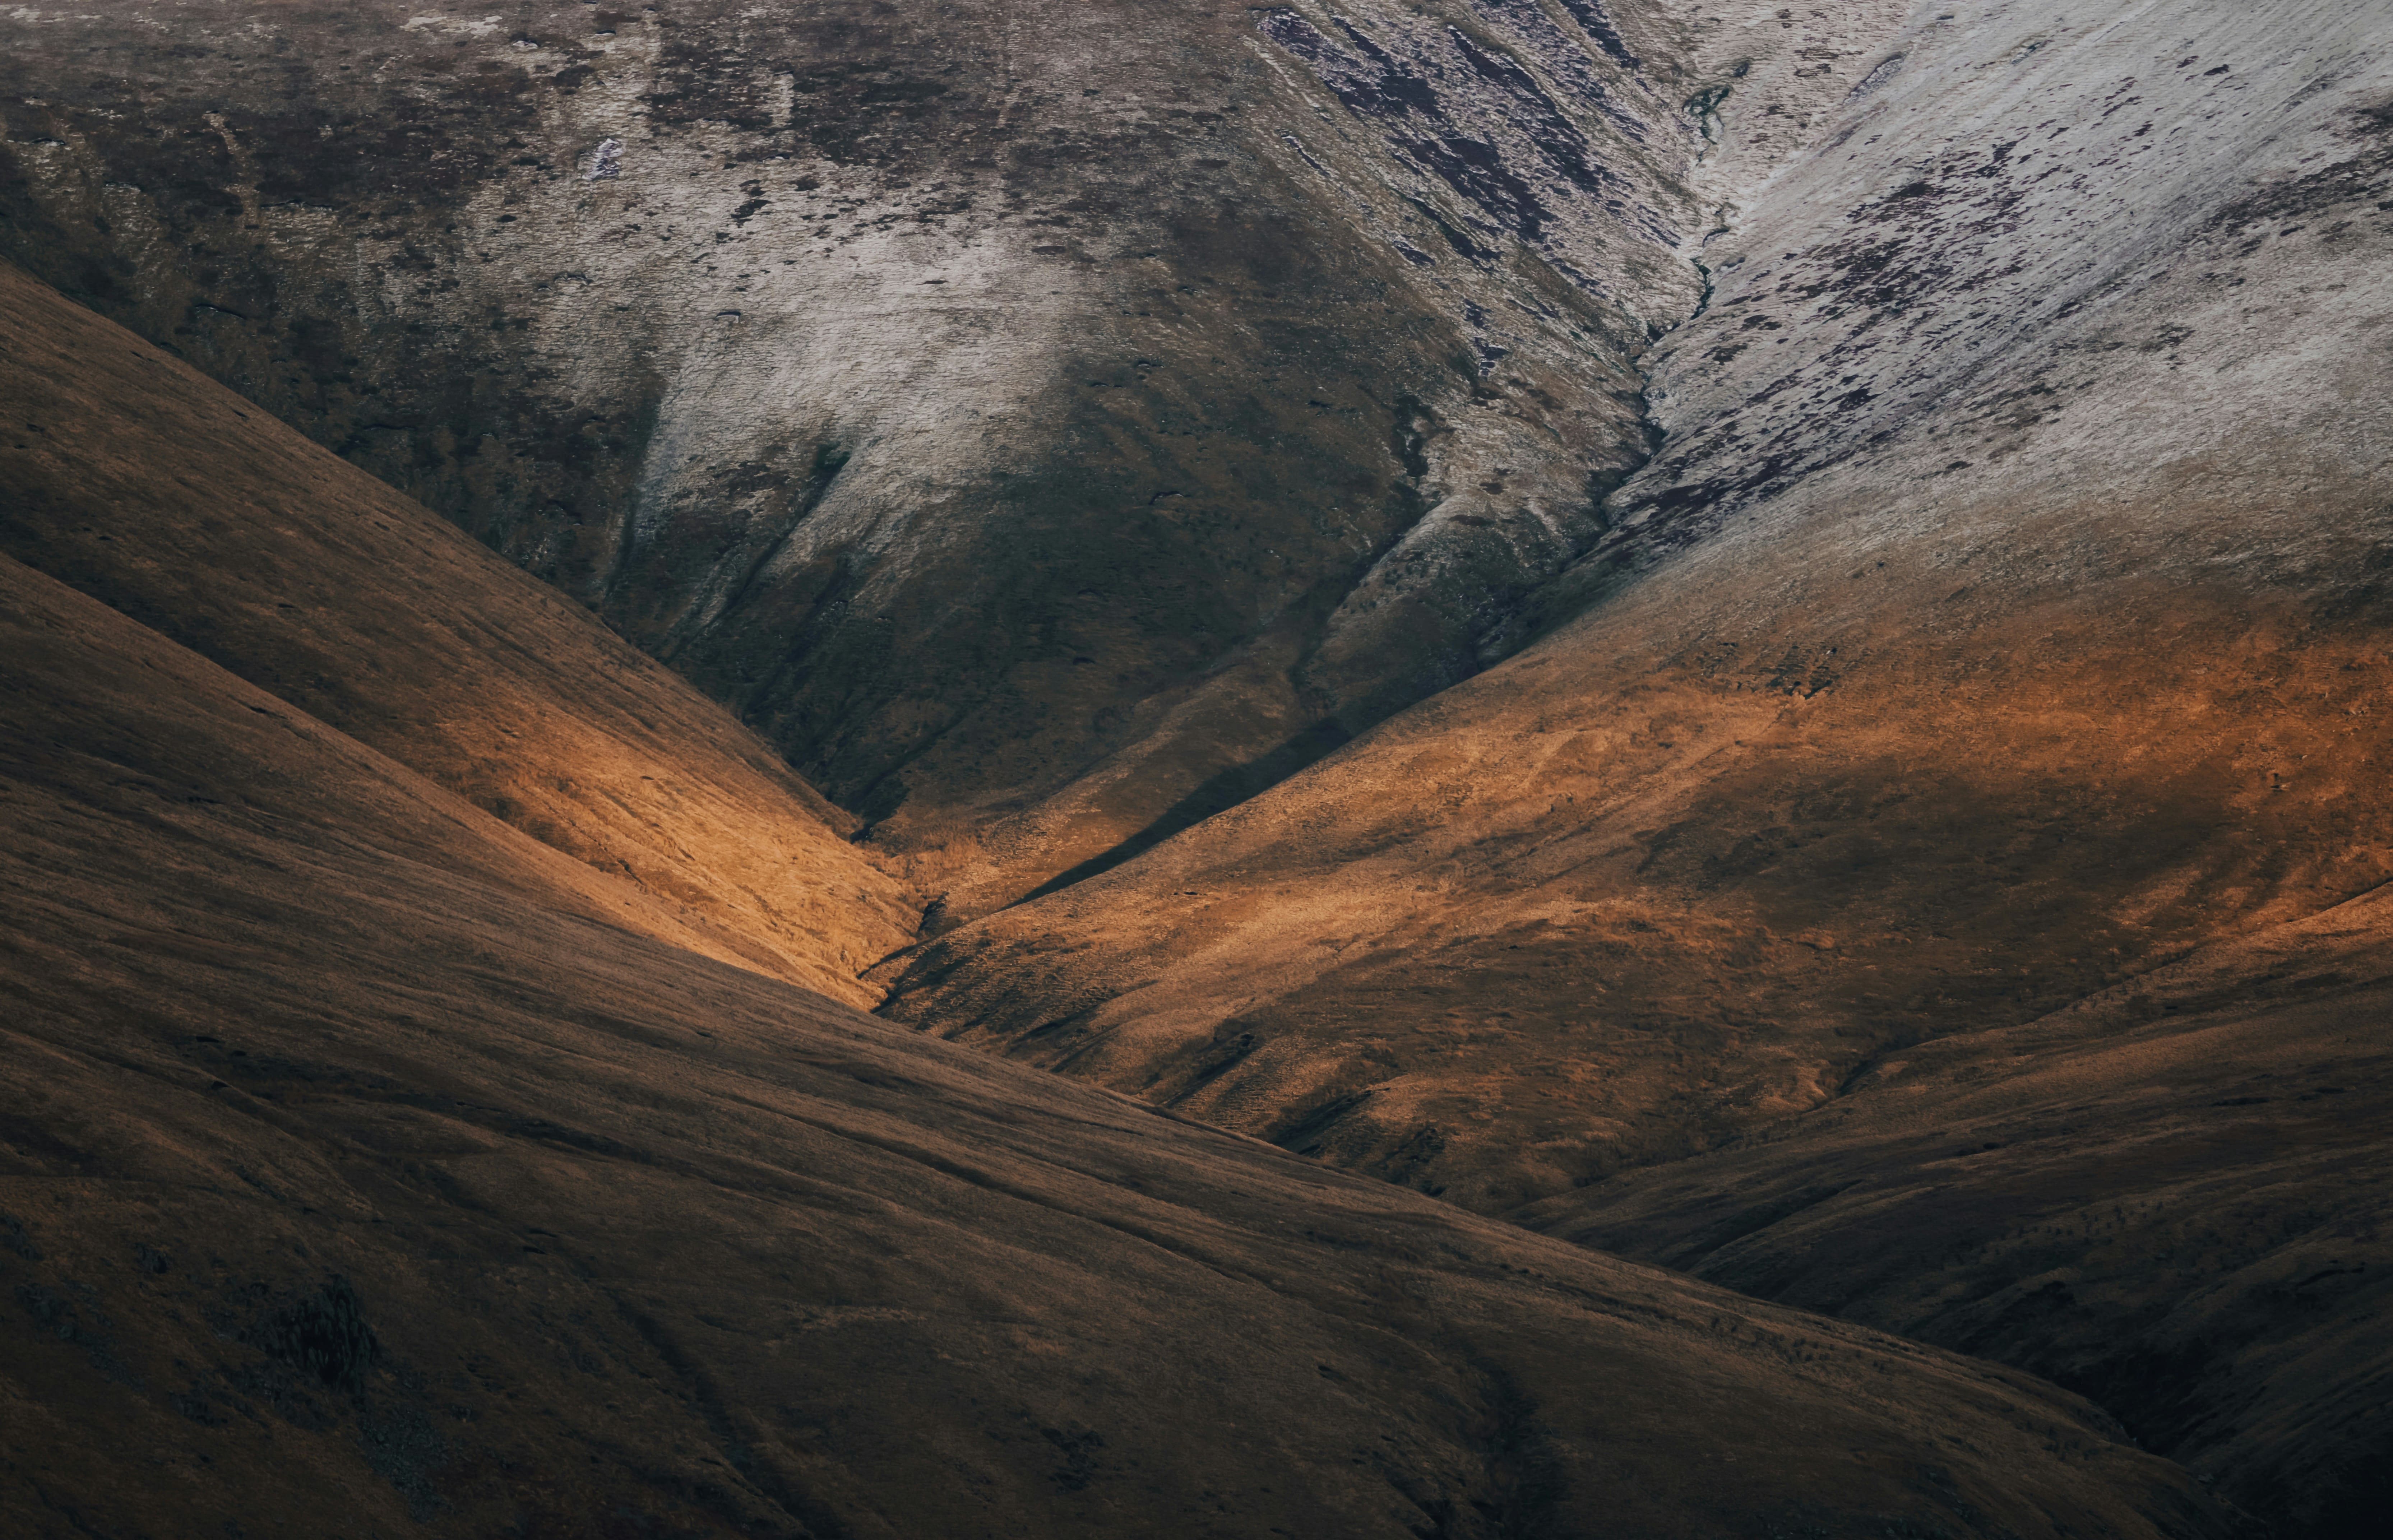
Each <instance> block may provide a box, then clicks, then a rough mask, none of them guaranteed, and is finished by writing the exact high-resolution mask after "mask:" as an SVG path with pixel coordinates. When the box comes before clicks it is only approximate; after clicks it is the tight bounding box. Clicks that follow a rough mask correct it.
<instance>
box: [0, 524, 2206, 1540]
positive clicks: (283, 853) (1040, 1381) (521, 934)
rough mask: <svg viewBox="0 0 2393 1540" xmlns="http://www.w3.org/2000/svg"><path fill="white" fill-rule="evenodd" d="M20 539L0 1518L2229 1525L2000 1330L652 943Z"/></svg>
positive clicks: (263, 1528)
mask: <svg viewBox="0 0 2393 1540" xmlns="http://www.w3.org/2000/svg"><path fill="white" fill-rule="evenodd" d="M630 893H631V890H630V889H629V888H628V886H626V885H624V884H621V883H619V882H617V881H615V880H613V879H610V878H608V877H605V876H603V875H602V874H599V873H596V872H594V871H592V870H591V869H590V868H587V867H585V866H582V865H581V864H579V863H576V862H573V861H570V860H569V859H567V858H566V857H564V856H562V855H557V854H556V852H554V851H551V850H549V849H548V848H547V847H545V846H543V845H541V844H538V843H537V842H533V841H531V840H530V839H528V838H526V837H524V836H523V835H521V834H519V833H517V831H515V830H513V829H509V828H507V827H506V826H504V825H503V824H500V823H499V822H497V821H496V820H495V819H492V818H490V817H489V816H486V815H483V814H481V813H479V812H478V811H477V810H475V809H474V808H472V807H471V806H470V805H468V804H467V803H464V802H463V801H461V800H459V799H457V798H455V797H453V796H451V795H450V794H449V793H446V792H443V791H441V790H438V789H437V788H435V787H433V786H431V785H430V784H429V783H427V782H425V781H424V780H422V779H421V778H420V777H415V776H414V775H412V773H410V772H408V771H406V770H404V769H403V768H401V767H400V766H399V765H398V764H396V763H392V762H391V761H389V760H387V759H385V758H383V757H382V756H380V755H378V754H376V753H374V752H373V750H367V749H364V748H362V747H361V746H360V745H358V744H356V743H355V742H353V741H352V740H350V739H347V738H346V737H342V736H341V735H339V734H338V733H335V732H333V730H331V729H330V728H329V727H326V726H324V725H323V724H320V723H318V722H316V721H314V720H313V719H311V718H309V717H308V716H307V713H305V712H304V711H300V710H298V709H297V708H296V707H294V706H293V705H291V704H290V703H289V702H287V701H284V700H282V699H281V698H277V697H274V696H271V695H268V694H267V693H265V692H264V691H262V690H259V689H257V688H255V687H254V686H252V685H246V684H244V683H242V681H240V680H238V679H236V678H234V677H233V676H231V675H230V674H229V673H226V672H222V671H220V670H218V669H216V667H215V666H214V665H212V664H209V663H207V662H205V661H204V660H203V659H200V658H198V657H196V656H195V655H193V654H191V653H190V652H188V651H186V650H184V649H182V648H179V647H177V646H175V645H173V644H172V643H169V642H167V641H165V640H164V639H163V638H162V637H160V636H158V635H157V634H156V633H151V632H148V631H145V630H144V629H142V628H140V627H139V626H137V625H135V624H134V623H133V622H132V621H130V620H127V619H125V618H124V617H123V616H121V615H119V614H117V613H116V612H114V611H112V610H110V609H108V608H106V607H103V606H101V605H100V604H98V602H97V601H96V600H93V599H91V598H88V597H86V596H85V595H83V594H77V593H75V592H73V591H72V590H70V589H67V588H65V587H63V586H61V585H59V584H58V583H56V582H54V581H51V580H49V579H47V578H45V577H43V576H41V575H39V574H37V573H34V572H33V571H31V570H30V569H28V568H24V567H22V566H21V565H20V564H18V563H16V562H14V561H13V560H10V559H8V558H6V557H0V964H5V966H0V991H5V998H6V1006H5V1011H0V1038H5V1045H0V1077H5V1087H0V1278H5V1281H6V1283H7V1287H8V1294H7V1300H6V1302H5V1304H0V1312H5V1313H4V1314H0V1333H5V1337H4V1338H0V1340H5V1342H6V1344H7V1347H6V1351H5V1353H0V1527H5V1528H6V1530H7V1532H8V1533H11V1534H16V1535H26V1536H44V1537H47V1536H53V1535H55V1536H59V1537H65V1536H70V1535H92V1534H111V1535H113V1534H135V1533H150V1534H158V1533H166V1534H177V1535H180V1534H190V1535H202V1534H207V1535H214V1534H221V1533H234V1532H235V1531H236V1530H237V1531H238V1533H242V1534H249V1535H284V1534H288V1535H294V1536H295V1535H307V1536H313V1535H318V1534H320V1533H323V1531H324V1526H325V1524H326V1523H327V1522H328V1521H332V1522H336V1523H337V1524H338V1526H339V1527H340V1529H341V1532H342V1533H348V1534H359V1535H368V1534H393V1535H398V1534H414V1533H435V1534H458V1535H468V1534H477V1535H478V1534H491V1533H529V1534H575V1535H582V1534H613V1533H621V1534H626V1535H628V1534H634V1533H677V1534H685V1535H700V1534H734V1533H738V1534H747V1535H754V1534H781V1535H802V1534H803V1535H814V1536H823V1537H828V1536H833V1535H853V1536H869V1535H882V1536H907V1537H916V1536H928V1535H966V1534H1020V1535H1059V1534H1089V1535H1099V1534H1103V1535H1120V1534H1139V1533H1151V1534H1169V1535H1203V1534H1219V1535H1223V1536H1229V1535H1241V1536H1243V1535H1256V1534H1266V1533H1281V1534H1299V1535H1326V1534H1336V1535H1341V1536H1344V1535H1353V1536H1363V1535H1387V1536H1390V1537H1392V1540H1393V1537H1400V1536H1410V1535H1420V1534H1441V1535H1450V1536H1460V1535H1490V1536H1493V1535H1522V1534H1554V1535H1571V1534H1587V1533H1604V1534H1609V1535H1620V1536H1634V1535H1654V1536H1697V1535H1713V1534H1720V1533H1757V1534H1758V1533H1770V1531H1771V1529H1772V1526H1773V1525H1776V1526H1780V1527H1782V1528H1784V1527H1799V1528H1800V1530H1801V1533H1813V1534H1826V1535H1850V1536H1854V1537H1856V1540H1858V1537H1860V1536H1863V1535H1867V1536H1873V1537H1875V1536H1877V1535H1881V1534H1883V1533H1888V1530H1889V1528H1890V1526H1893V1527H1895V1528H1897V1529H1898V1530H1902V1529H1905V1528H1907V1529H1908V1531H1909V1532H1911V1533H1942V1534H1971V1535H1985V1536H1990V1537H1991V1536H1994V1535H1997V1534H2000V1535H2007V1536H2011V1535H2016V1536H2056V1537H2057V1536H2060V1535H2063V1534H2084V1533H2108V1534H2115V1535H2121V1536H2153V1537H2157V1536H2161V1535H2164V1534H2165V1535H2177V1536H2189V1535H2201V1534H2213V1533H2223V1530H2222V1528H2221V1526H2220V1524H2219V1522H2218V1518H2217V1515H2216V1512H2215V1510H2213V1509H2212V1508H2211V1507H2209V1506H2208V1504H2207V1500H2206V1499H2204V1498H2203V1496H2202V1495H2201V1494H2199V1493H2198V1491H2197V1490H2196V1489H2195V1488H2194V1486H2193V1484H2192V1483H2191V1481H2190V1479H2189V1478H2187V1477H2186V1476H2185V1475H2184V1473H2183V1472H2181V1471H2179V1470H2178V1469H2177V1468H2175V1467H2173V1466H2170V1465H2168V1464H2166V1463H2165V1462H2164V1461H2161V1460H2159V1459H2157V1458H2154V1457H2153V1456H2151V1455H2144V1454H2141V1453H2138V1452H2137V1451H2135V1450H2133V1449H2131V1448H2129V1447H2127V1446H2126V1445H2125V1444H2124V1443H2120V1442H2112V1439H2111V1438H2110V1437H2109V1436H2108V1435H2106V1434H2105V1432H2104V1431H2103V1430H2102V1425H2101V1424H2100V1423H2099V1420H2098V1419H2097V1418H2096V1417H2095V1416H2094V1415H2093V1414H2091V1413H2090V1412H2089V1411H2088V1409H2086V1407H2085V1406H2084V1405H2083V1403H2077V1402H2075V1401H2073V1399H2072V1398H2069V1397H2067V1396H2066V1395H2064V1394H2062V1393H2060V1392H2058V1391H2055V1390H2051V1389H2049V1388H2047V1387H2045V1386H2043V1385H2041V1384H2039V1383H2037V1382H2034V1381H2033V1380H2030V1379H2028V1378H2026V1377H2023V1376H2020V1375H2017V1374H2015V1373H2013V1372H2011V1371H2007V1370H2003V1369H1998V1368H1994V1367H1992V1366H1989V1365H1984V1364H1976V1363H1972V1362H1969V1361H1967V1360H1963V1359H1958V1358H1955V1357H1951V1356H1949V1355H1946V1354H1943V1353H1941V1352H1938V1351H1935V1350H1932V1349H1923V1348H1918V1347H1915V1346H1912V1345H1910V1344H1907V1343H1903V1342H1901V1341H1899V1340H1896V1339H1893V1338H1885V1337H1881V1336H1878V1335H1876V1334H1875V1333H1872V1332H1869V1331H1867V1330H1865V1329H1863V1328H1859V1327H1854V1326H1850V1325H1841V1324H1837V1323H1834V1322H1828V1321H1824V1320H1821V1319H1818V1318H1814V1317H1811V1316H1806V1315H1802V1314H1800V1313H1798V1312H1789V1311H1785V1310H1781V1309H1778V1308H1776V1307H1772V1306H1769V1305H1763V1304H1756V1303H1753V1302H1751V1301H1748V1300H1746V1299H1741V1298H1739V1297H1736V1296H1733V1295H1731V1294H1728V1293H1725V1292H1723V1291H1720V1290H1716V1289H1713V1288H1711V1287H1709V1286H1704V1285H1700V1284H1693V1283H1688V1282H1685V1281H1683V1280H1681V1279H1680V1278H1677V1277H1675V1276H1672V1275H1668V1274H1665V1273H1661V1272H1652V1271H1648V1270H1645V1269H1642V1268H1640V1267H1637V1266H1634V1265H1631V1264H1627V1263H1621V1262H1615V1261H1613V1260H1610V1259H1603V1258H1600V1257H1597V1256H1595V1255H1594V1254H1592V1253H1589V1252H1587V1251H1585V1250H1583V1249H1581V1248H1578V1247H1576V1246H1569V1245H1567V1244H1565V1243H1563V1242H1560V1241H1554V1240H1548V1239H1541V1238H1538V1237H1536V1236H1533V1235H1529V1234H1526V1233H1523V1232H1520V1231H1518V1230H1515V1229H1513V1228H1511V1227H1509V1226H1505V1225H1502V1224H1499V1223H1497V1222H1495V1221H1492V1220H1478V1219H1474V1218H1471V1217H1470V1216H1467V1215H1464V1214H1461V1213H1459V1212H1458V1211H1456V1210H1453V1209H1451V1208H1448V1207H1445V1206H1443V1205H1439V1204H1436V1203H1434V1202H1432V1201H1431V1200H1429V1199H1426V1198H1423V1197H1421V1196H1419V1195H1418V1194H1412V1193H1408V1192H1406V1191H1404V1190H1402V1189H1399V1188H1395V1187H1391V1186H1388V1185H1386V1184H1384V1183H1380V1182H1375V1181H1367V1180H1364V1179H1361V1178H1356V1177H1352V1176H1348V1175H1345V1174H1342V1173H1337V1172H1328V1171H1323V1170H1321V1169H1319V1168H1316V1167H1314V1166H1313V1165H1311V1164H1309V1163H1306V1162H1303V1161H1301V1160H1299V1159H1297V1158H1296V1157H1294V1156H1291V1155H1287V1154H1285V1153H1284V1152H1281V1151H1278V1150H1275V1149H1273V1148H1271V1147H1270V1146H1268V1145H1264V1144H1261V1143H1258V1142H1252V1141H1249V1140H1245V1139H1242V1138H1239V1137H1237V1136H1236V1135H1232V1134H1228V1133H1224V1132H1221V1131H1217V1130H1213V1129H1205V1128H1201V1127H1198V1126H1196V1125H1192V1124H1189V1123H1185V1122H1183V1121H1180V1120H1177V1119H1173V1118H1170V1117H1169V1116H1164V1115H1161V1114H1158V1113H1157V1112H1155V1111H1153V1110H1151V1109H1148V1108H1145V1107H1143V1106H1140V1105H1138V1104H1136V1103H1131V1102H1129V1101H1126V1100H1123V1099H1121V1098H1118V1097H1115V1096H1112V1095H1109V1094H1106V1093H1105V1092H1102V1091H1098V1090H1091V1089H1084V1088H1077V1087H1073V1086H1071V1085H1069V1084H1067V1083H1065V1082H1062V1081H1059V1080H1056V1079H1054V1078H1053V1077H1047V1076H1044V1075H1042V1074H1040V1073H1039V1072H1036V1071H1032V1070H1028V1069H1025V1068H1020V1067H1017V1066H1013V1065H1007V1064H1000V1063H997V1062H994V1061H991V1060H988V1059H986V1058H984V1057H982V1056H980V1055H977V1054H974V1053H971V1052H969V1051H964V1050H961V1049H958V1048H955V1047H952V1046H950V1045H948V1044H945V1043H940V1042H936V1041H932V1040H927V1039H924V1038H920V1037H918V1036H916V1035H913V1034H910V1033H907V1032H905V1031H903V1030H902V1029H899V1028H896V1027H892V1026H889V1025H886V1024H882V1023H880V1022H877V1021H874V1020H872V1019H871V1018H870V1017H865V1016H860V1015H857V1014H855V1013H854V1012H852V1011H847V1010H845V1009H844V1008H842V1007H840V1006H838V1005H836V1004H834V1003H832V1002H830V1001H829V1000H826V999H824V998H821V997H818V996H813V995H809V994H806V993H804V992H803V991H800V990H797V989H795V988H792V987H791V986H789V985H783V984H780V983H778V982H777V981H774V980H771V979H767V978H765V977H763V976H762V975H760V974H757V973H753V972H746V971H743V970H739V969H734V968H730V967H726V966H724V965H721V964H718V963H714V962H712V961H709V960H707V959H702V958H700V957H697V956H695V955H694V954H691V953H689V952H686V951H680V950H676V949H674V948H672V947H668V946H662V945H660V944H659V943H658V942H656V941H654V940H652V939H649V938H647V937H643V936H639V935H635V934H633V933H629V932H628V931H625V930H622V929H619V928H617V927H616V926H615V925H613V924H611V923H608V922H607V921H606V920H600V919H595V918H593V915H594V914H610V913H611V910H610V907H609V905H610V901H614V902H621V901H622V899H623V897H624V896H625V895H628V894H630Z"/></svg>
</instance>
